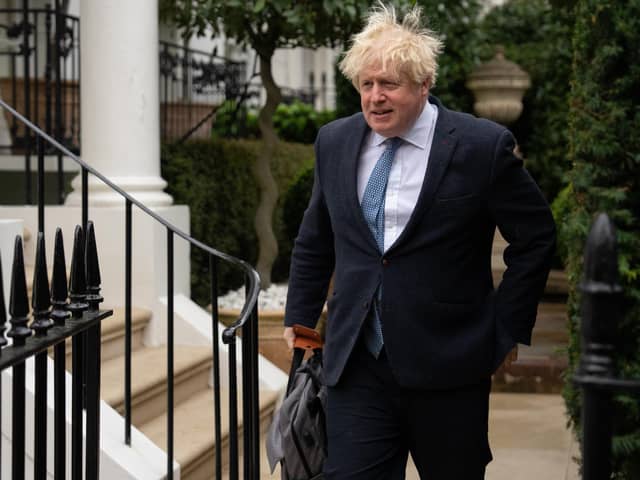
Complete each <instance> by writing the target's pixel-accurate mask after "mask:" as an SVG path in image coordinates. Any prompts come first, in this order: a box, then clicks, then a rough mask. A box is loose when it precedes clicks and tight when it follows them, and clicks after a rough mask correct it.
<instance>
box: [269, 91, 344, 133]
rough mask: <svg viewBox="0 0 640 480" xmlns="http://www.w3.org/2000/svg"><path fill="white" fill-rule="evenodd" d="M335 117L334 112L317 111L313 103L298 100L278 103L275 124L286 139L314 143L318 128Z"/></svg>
mask: <svg viewBox="0 0 640 480" xmlns="http://www.w3.org/2000/svg"><path fill="white" fill-rule="evenodd" d="M334 118H335V114H334V113H333V112H326V111H325V112H316V111H315V110H314V108H313V107H312V106H311V105H309V104H306V103H302V102H300V101H298V100H296V101H294V102H293V103H291V104H290V105H285V104H280V105H278V108H277V109H276V113H275V114H274V116H273V125H274V127H275V129H276V131H277V132H278V136H279V137H280V138H282V139H283V140H285V141H288V142H298V143H313V142H314V141H315V139H316V135H317V134H318V129H319V128H320V127H321V126H322V125H324V124H325V123H328V122H330V121H331V120H333V119H334Z"/></svg>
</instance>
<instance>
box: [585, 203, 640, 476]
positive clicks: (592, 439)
mask: <svg viewBox="0 0 640 480" xmlns="http://www.w3.org/2000/svg"><path fill="white" fill-rule="evenodd" d="M616 245H617V244H616V234H615V229H614V226H613V223H611V220H610V219H609V217H608V216H607V215H606V214H600V215H598V217H597V218H596V220H595V222H594V223H593V226H592V228H591V232H590V233H589V238H588V239H587V244H586V248H585V254H584V257H585V258H584V277H583V281H582V283H581V284H580V290H581V291H582V305H581V313H582V328H581V331H582V353H581V358H580V367H579V370H578V372H577V374H576V375H575V376H574V378H573V379H574V382H575V383H577V384H578V385H580V386H581V387H582V391H583V394H582V435H583V440H582V478H583V479H584V480H608V479H609V478H611V436H612V420H613V418H612V415H613V414H612V408H611V407H612V399H611V396H612V394H613V393H614V392H616V391H618V392H620V391H626V392H629V393H635V394H636V395H638V396H639V397H640V379H622V378H618V377H617V375H616V371H615V365H614V360H613V353H614V352H615V348H616V347H615V342H616V332H617V327H618V325H617V321H618V319H619V316H620V299H621V294H622V288H621V287H620V285H619V284H618V254H617V246H616Z"/></svg>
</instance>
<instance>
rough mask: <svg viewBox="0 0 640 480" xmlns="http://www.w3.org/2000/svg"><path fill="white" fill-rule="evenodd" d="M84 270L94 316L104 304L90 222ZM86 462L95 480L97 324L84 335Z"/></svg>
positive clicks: (97, 454) (97, 445) (97, 455)
mask: <svg viewBox="0 0 640 480" xmlns="http://www.w3.org/2000/svg"><path fill="white" fill-rule="evenodd" d="M86 238H87V242H86V248H85V266H86V281H87V295H86V297H85V301H86V302H87V303H88V304H89V310H88V311H89V312H92V313H97V312H98V307H99V305H100V303H102V301H103V300H104V299H103V298H102V296H101V295H100V284H101V282H102V281H101V278H100V265H99V262H98V248H97V245H96V235H95V227H94V225H93V222H89V224H88V226H87V235H86ZM87 340H88V341H87V346H88V348H87V351H86V353H87V361H88V368H87V370H86V373H87V446H86V448H87V461H86V478H87V479H89V478H91V479H93V480H99V476H100V357H101V355H100V343H101V341H100V340H101V327H100V323H98V324H96V325H95V326H93V327H91V328H90V329H89V332H88V334H87Z"/></svg>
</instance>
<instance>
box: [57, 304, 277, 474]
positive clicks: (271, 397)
mask: <svg viewBox="0 0 640 480" xmlns="http://www.w3.org/2000/svg"><path fill="white" fill-rule="evenodd" d="M150 320H151V312H150V311H148V310H144V309H134V310H133V312H132V358H131V364H132V367H131V372H132V373H131V377H132V380H131V404H132V412H131V417H132V423H133V425H134V426H135V427H136V428H137V429H138V430H139V431H141V432H142V433H144V434H145V435H146V436H147V437H148V438H149V439H150V440H151V441H153V442H154V443H155V444H156V445H157V446H158V447H160V448H161V449H163V450H165V451H166V438H167V412H166V405H167V382H166V362H167V348H166V346H158V347H150V346H146V345H144V343H143V335H144V330H145V328H146V327H147V325H148V323H149V322H150ZM70 351H71V346H70V345H68V347H67V355H68V357H67V364H68V368H70V366H71V355H70ZM212 366H213V361H212V352H211V347H208V346H207V347H204V346H186V345H176V346H175V348H174V405H175V409H174V456H175V460H176V461H177V462H178V463H179V464H180V478H181V479H183V480H200V479H211V478H213V477H214V468H215V463H214V462H215V439H214V418H213V405H214V397H213V389H212V388H211V386H210V381H211V378H212V377H211V374H212ZM101 381H102V384H101V396H102V399H103V400H104V401H105V402H106V403H108V404H109V405H110V406H111V407H112V408H114V409H115V410H116V411H118V412H119V413H120V414H124V311H123V309H115V310H114V315H113V316H112V317H110V318H108V319H106V320H105V321H103V323H102V379H101ZM277 398H278V392H274V391H260V419H261V431H262V432H264V431H266V428H267V427H268V425H269V422H270V420H271V417H272V415H273V411H274V408H275V404H276V401H277ZM228 402H229V398H228V391H227V390H225V389H223V390H222V391H221V412H222V422H221V423H222V464H223V472H224V471H226V469H227V468H228V463H229V461H228V460H229V458H228V457H229V453H228V436H229V425H228V419H227V412H228ZM238 421H239V424H240V425H242V409H241V408H239V419H238ZM239 445H240V446H242V438H241V437H240V438H239ZM239 461H240V463H241V462H242V457H241V458H240V460H239Z"/></svg>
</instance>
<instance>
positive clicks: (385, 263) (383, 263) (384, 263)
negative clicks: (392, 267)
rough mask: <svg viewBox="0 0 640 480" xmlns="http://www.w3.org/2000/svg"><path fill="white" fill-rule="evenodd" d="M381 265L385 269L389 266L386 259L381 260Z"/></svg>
mask: <svg viewBox="0 0 640 480" xmlns="http://www.w3.org/2000/svg"><path fill="white" fill-rule="evenodd" d="M382 265H384V266H385V267H386V266H387V265H389V260H387V259H386V258H383V259H382Z"/></svg>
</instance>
